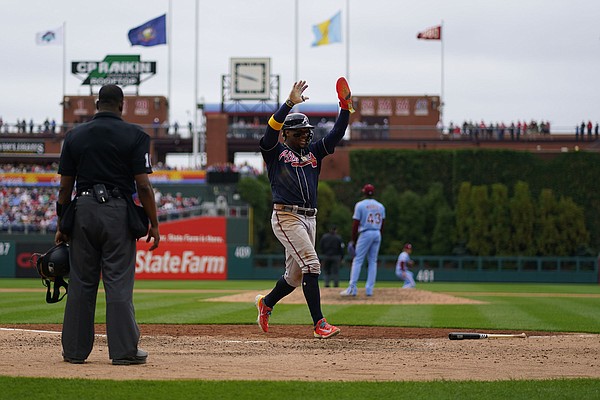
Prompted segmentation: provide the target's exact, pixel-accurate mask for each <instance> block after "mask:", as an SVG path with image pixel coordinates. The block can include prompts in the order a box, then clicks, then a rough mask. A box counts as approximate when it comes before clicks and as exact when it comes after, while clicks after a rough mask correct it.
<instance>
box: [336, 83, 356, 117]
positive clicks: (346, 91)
mask: <svg viewBox="0 0 600 400" xmlns="http://www.w3.org/2000/svg"><path fill="white" fill-rule="evenodd" d="M335 89H336V91H337V94H338V99H340V107H341V108H342V110H348V111H350V112H351V113H353V112H354V108H353V107H352V92H350V86H348V81H347V80H346V78H344V77H341V78H339V79H338V80H337V82H336V84H335Z"/></svg>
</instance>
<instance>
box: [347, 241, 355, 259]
mask: <svg viewBox="0 0 600 400" xmlns="http://www.w3.org/2000/svg"><path fill="white" fill-rule="evenodd" d="M355 255H356V249H355V248H354V242H348V256H349V257H350V258H354V256H355Z"/></svg>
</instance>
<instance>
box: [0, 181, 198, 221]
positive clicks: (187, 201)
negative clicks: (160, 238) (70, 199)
mask: <svg viewBox="0 0 600 400" xmlns="http://www.w3.org/2000/svg"><path fill="white" fill-rule="evenodd" d="M57 195H58V189H57V188H54V187H19V186H8V187H6V186H5V187H2V188H1V189H0V227H1V228H0V229H1V230H2V231H5V232H6V231H11V232H24V231H27V232H54V231H56V223H57V216H56V199H57ZM155 199H156V205H157V207H158V212H159V216H161V215H163V214H171V213H173V212H176V211H183V210H189V209H191V208H193V207H198V206H200V203H201V200H200V199H199V198H197V197H184V196H182V195H181V193H176V194H175V195H173V194H171V193H166V194H163V193H161V192H160V191H159V190H156V189H155Z"/></svg>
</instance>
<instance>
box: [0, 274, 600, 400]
mask: <svg viewBox="0 0 600 400" xmlns="http://www.w3.org/2000/svg"><path fill="white" fill-rule="evenodd" d="M273 284H274V282H272V281H224V282H223V281H138V282H136V289H173V290H175V289H211V290H219V291H227V292H231V294H233V293H236V292H239V291H242V290H252V291H257V292H258V291H264V290H265V289H266V290H268V289H270V288H271V286H272V285H273ZM391 286H395V285H394V283H391V282H382V283H380V284H378V287H391ZM20 288H21V289H27V290H26V291H18V290H17V291H2V289H20ZM418 288H419V289H421V290H428V291H432V292H443V293H448V294H454V295H457V296H460V297H466V298H470V299H475V300H481V301H484V302H485V304H476V305H472V304H470V305H402V306H398V305H359V304H351V305H328V304H325V305H324V306H323V309H324V313H325V314H326V315H327V316H328V318H330V319H331V320H334V321H336V325H380V326H399V327H437V328H457V329H458V328H464V329H507V330H524V331H526V330H534V331H557V332H582V333H596V334H598V333H600V286H599V285H574V284H495V283H465V284H461V283H427V284H425V283H423V284H419V286H418ZM30 289H39V291H30ZM223 294H224V293H223V292H220V293H214V292H168V291H167V292H160V293H156V292H147V291H139V292H136V293H135V295H134V301H135V306H136V316H137V319H138V322H139V323H140V324H153V323H155V324H254V323H255V318H256V315H255V308H254V304H253V303H249V304H245V303H225V302H204V301H203V300H204V299H206V298H208V297H218V296H222V295H223ZM64 304H65V302H64V301H63V302H61V303H58V304H53V305H50V304H46V303H45V289H44V288H43V287H42V286H41V282H40V281H39V280H36V279H0V324H25V323H61V321H62V314H63V310H64ZM96 318H97V321H96V322H98V323H103V322H104V318H105V314H104V298H103V296H102V295H99V296H98V312H97V313H96ZM277 318H278V319H277V323H278V324H307V323H310V320H309V315H308V313H307V312H306V305H294V304H280V305H278V313H277ZM0 384H1V385H2V386H3V390H2V391H0V399H29V398H36V399H45V398H61V399H71V398H73V399H81V398H85V399H95V398H98V399H105V398H110V399H137V398H144V399H155V398H169V399H192V398H194V399H198V398H211V399H233V398H235V399H250V398H257V399H305V398H314V397H317V396H332V397H334V398H335V399H356V398H364V399H367V398H368V399H371V398H373V399H381V398H403V399H456V398H462V399H475V398H477V399H482V398H493V399H537V398H543V399H595V398H600V380H599V379H559V380H548V381H499V382H472V381H464V382H449V381H435V382H350V383H343V382H300V381H291V382H239V381H233V382H230V381H225V382H211V381H164V382H163V381H153V382H146V381H144V382H141V381H125V382H123V381H119V382H112V381H111V382H110V383H107V382H105V381H99V380H80V379H73V380H64V379H30V378H12V377H0Z"/></svg>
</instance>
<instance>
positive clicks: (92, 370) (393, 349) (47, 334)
mask: <svg viewBox="0 0 600 400" xmlns="http://www.w3.org/2000/svg"><path fill="white" fill-rule="evenodd" d="M334 292H339V289H330V290H324V291H323V301H324V303H332V302H334V301H335V302H337V301H344V302H364V301H371V302H373V303H374V302H376V301H378V302H391V301H397V302H401V301H402V299H404V301H417V299H418V302H425V303H426V302H427V301H444V302H445V303H442V304H448V303H450V302H452V301H459V302H460V301H464V300H466V299H459V300H456V299H457V298H454V299H453V296H450V295H443V296H437V294H431V293H429V292H424V293H423V292H422V291H401V290H397V289H392V290H391V291H390V292H389V293H385V291H383V290H379V291H378V294H377V296H376V297H375V298H372V299H367V298H366V297H365V298H362V297H361V296H358V298H355V299H343V300H342V299H340V298H339V296H336V295H335V293H334ZM255 293H256V292H252V293H250V292H247V293H246V292H245V293H241V294H240V293H237V294H225V295H224V296H223V297H219V298H218V299H214V300H216V301H253V300H254V297H253V296H254V295H255ZM330 295H331V298H329V297H330ZM298 296H299V295H298V294H293V295H291V296H289V298H287V299H286V301H288V302H291V303H293V302H296V301H302V298H301V296H300V297H298ZM377 298H378V299H377ZM392 299H393V300H392ZM384 304H389V303H384ZM399 304H401V303H399ZM413 304H414V303H413ZM433 304H440V303H433ZM340 328H341V329H342V333H341V334H340V335H339V336H336V337H334V338H331V339H328V340H319V339H313V338H312V330H311V327H310V326H297V325H294V326H289V325H285V326H283V325H273V326H272V327H271V329H270V332H269V333H268V334H264V333H262V332H261V331H260V330H259V328H258V326H256V325H142V326H141V327H140V329H141V332H142V338H141V342H140V347H142V348H144V349H145V350H147V351H148V352H149V353H150V356H149V357H148V363H147V364H145V365H140V366H126V367H123V366H113V365H111V364H110V360H108V349H107V346H106V337H105V336H104V332H105V327H104V326H103V325H98V326H97V330H96V332H97V335H98V336H97V339H96V345H95V347H94V350H93V351H92V354H91V355H90V357H89V358H88V360H87V362H86V363H85V364H83V365H72V364H68V363H65V362H63V361H62V357H61V345H60V329H61V326H60V325H4V326H2V327H0V352H1V354H2V355H3V357H2V361H0V375H10V376H39V377H71V378H75V377H77V378H89V379H118V380H122V379H145V380H158V379H167V380H171V379H206V380H233V379H236V380H237V379H240V380H307V381H321V380H323V381H355V380H367V381H407V380H420V381H421V380H504V379H550V378H565V377H566V378H574V377H593V378H600V335H588V334H569V333H549V332H526V333H527V335H528V337H527V338H526V339H517V338H511V339H483V340H460V341H455V340H448V333H449V332H453V331H457V330H456V329H425V328H423V329H421V328H390V327H361V326H340ZM462 331H464V330H462ZM484 332H485V333H520V332H509V331H502V332H498V331H490V330H486V331H484Z"/></svg>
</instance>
